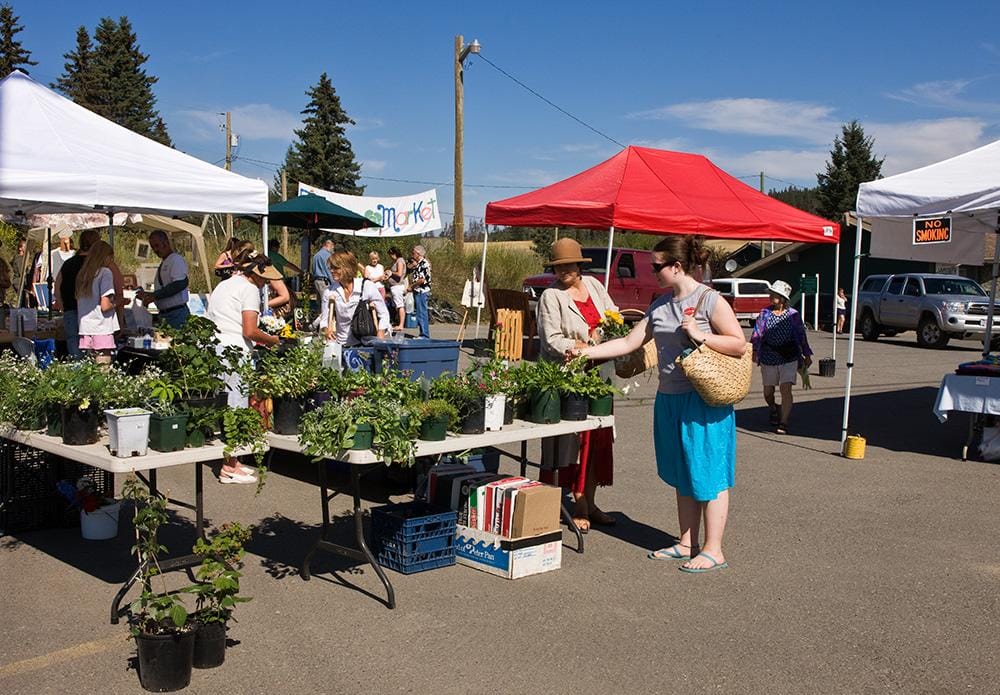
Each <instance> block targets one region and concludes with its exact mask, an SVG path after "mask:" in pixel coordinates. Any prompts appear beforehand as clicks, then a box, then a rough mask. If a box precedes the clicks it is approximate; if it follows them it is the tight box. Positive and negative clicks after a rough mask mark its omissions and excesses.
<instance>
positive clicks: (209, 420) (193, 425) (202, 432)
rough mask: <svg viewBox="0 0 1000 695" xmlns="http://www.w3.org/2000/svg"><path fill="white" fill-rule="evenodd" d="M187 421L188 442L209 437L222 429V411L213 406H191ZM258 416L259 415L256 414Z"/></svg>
mask: <svg viewBox="0 0 1000 695" xmlns="http://www.w3.org/2000/svg"><path fill="white" fill-rule="evenodd" d="M188 412H189V413H190V415H189V416H188V421H187V435H188V441H189V443H193V442H195V441H198V439H199V437H200V440H201V441H204V440H206V439H211V438H212V437H214V436H215V435H216V434H218V432H219V431H220V430H221V429H222V412H224V411H219V410H217V409H215V408H191V409H190V410H189V411H188ZM258 417H259V416H258Z"/></svg>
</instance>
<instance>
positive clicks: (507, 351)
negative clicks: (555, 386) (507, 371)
mask: <svg viewBox="0 0 1000 695" xmlns="http://www.w3.org/2000/svg"><path fill="white" fill-rule="evenodd" d="M486 304H487V307H488V308H489V311H490V339H491V340H492V341H493V344H494V346H495V349H496V350H497V356H498V357H503V358H505V359H518V360H519V359H521V358H522V357H526V358H528V359H530V358H531V356H533V355H534V354H535V353H536V349H535V337H536V335H537V332H538V327H537V324H536V323H535V312H534V311H533V310H532V309H531V306H530V304H529V303H528V295H527V294H525V293H524V292H520V291H518V290H487V293H486ZM498 329H499V330H498ZM501 350H503V352H504V354H501ZM514 355H516V357H515V356H514Z"/></svg>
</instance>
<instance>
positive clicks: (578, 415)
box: [561, 393, 590, 420]
mask: <svg viewBox="0 0 1000 695" xmlns="http://www.w3.org/2000/svg"><path fill="white" fill-rule="evenodd" d="M588 410H590V399H589V398H587V397H586V396H580V395H578V394H575V393H564V394H563V395H562V410H561V414H562V419H563V420H586V419H587V411H588Z"/></svg>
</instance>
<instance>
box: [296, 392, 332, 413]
mask: <svg viewBox="0 0 1000 695" xmlns="http://www.w3.org/2000/svg"><path fill="white" fill-rule="evenodd" d="M332 398H333V394H332V393H330V392H329V391H317V392H316V393H313V394H311V395H309V396H307V397H306V401H305V403H304V404H303V406H302V410H303V412H306V413H309V412H312V411H313V410H319V409H320V408H322V407H323V404H324V403H326V402H327V401H329V400H331V399H332Z"/></svg>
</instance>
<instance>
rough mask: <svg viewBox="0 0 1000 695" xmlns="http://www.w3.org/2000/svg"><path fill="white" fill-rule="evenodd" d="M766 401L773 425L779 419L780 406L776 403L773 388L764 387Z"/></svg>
mask: <svg viewBox="0 0 1000 695" xmlns="http://www.w3.org/2000/svg"><path fill="white" fill-rule="evenodd" d="M764 401H765V402H766V403H767V407H768V409H769V410H770V415H771V424H772V425H773V424H775V420H776V419H777V417H778V405H777V404H776V403H775V402H774V387H773V386H765V387H764Z"/></svg>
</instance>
